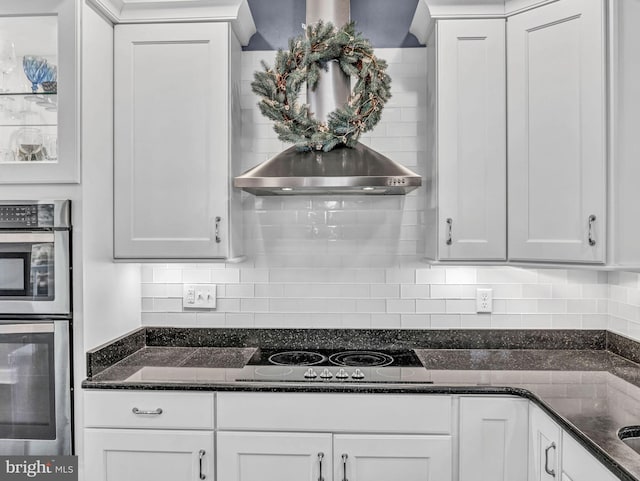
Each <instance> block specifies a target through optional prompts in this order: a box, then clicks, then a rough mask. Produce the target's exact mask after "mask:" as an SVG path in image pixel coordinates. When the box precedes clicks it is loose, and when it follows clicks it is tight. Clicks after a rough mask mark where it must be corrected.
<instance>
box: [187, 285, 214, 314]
mask: <svg viewBox="0 0 640 481" xmlns="http://www.w3.org/2000/svg"><path fill="white" fill-rule="evenodd" d="M182 308H183V309H215V308H216V285H215V284H184V286H183V290H182Z"/></svg>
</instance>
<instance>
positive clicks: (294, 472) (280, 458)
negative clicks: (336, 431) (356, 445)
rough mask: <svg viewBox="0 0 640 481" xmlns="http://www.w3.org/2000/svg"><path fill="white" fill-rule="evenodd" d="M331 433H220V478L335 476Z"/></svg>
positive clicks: (284, 480) (314, 479) (303, 480)
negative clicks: (333, 474) (332, 471)
mask: <svg viewBox="0 0 640 481" xmlns="http://www.w3.org/2000/svg"><path fill="white" fill-rule="evenodd" d="M331 443H332V439H331V434H325V433H313V434H312V433H261V432H218V433H217V446H218V453H217V454H218V479H220V480H223V479H224V480H225V481H257V480H260V481H318V480H319V479H322V478H325V479H328V478H330V476H331V474H330V473H331V470H332V467H331V462H332V459H333V457H332V455H331Z"/></svg>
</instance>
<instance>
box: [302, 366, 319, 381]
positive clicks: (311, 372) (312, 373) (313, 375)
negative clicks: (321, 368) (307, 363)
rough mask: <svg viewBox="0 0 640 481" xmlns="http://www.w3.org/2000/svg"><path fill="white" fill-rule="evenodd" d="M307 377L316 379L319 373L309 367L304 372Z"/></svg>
mask: <svg viewBox="0 0 640 481" xmlns="http://www.w3.org/2000/svg"><path fill="white" fill-rule="evenodd" d="M304 377H305V379H315V378H317V377H318V374H317V373H316V372H315V371H314V370H313V368H312V367H310V368H309V369H307V372H305V373H304Z"/></svg>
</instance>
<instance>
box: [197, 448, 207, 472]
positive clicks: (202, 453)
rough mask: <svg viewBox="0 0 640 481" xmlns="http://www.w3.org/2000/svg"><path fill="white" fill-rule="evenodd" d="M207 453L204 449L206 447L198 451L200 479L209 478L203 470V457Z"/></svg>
mask: <svg viewBox="0 0 640 481" xmlns="http://www.w3.org/2000/svg"><path fill="white" fill-rule="evenodd" d="M205 454H207V453H206V452H205V451H204V449H201V450H200V452H198V462H199V463H200V479H207V477H206V476H205V474H204V473H203V472H202V458H204V455H205Z"/></svg>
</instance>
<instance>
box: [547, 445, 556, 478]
mask: <svg viewBox="0 0 640 481" xmlns="http://www.w3.org/2000/svg"><path fill="white" fill-rule="evenodd" d="M551 449H553V450H554V451H555V450H556V443H551V445H549V446H547V449H545V450H544V470H545V471H546V473H547V474H548V475H549V476H553V477H554V478H555V477H556V472H555V470H553V469H549V451H550V450H551Z"/></svg>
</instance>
